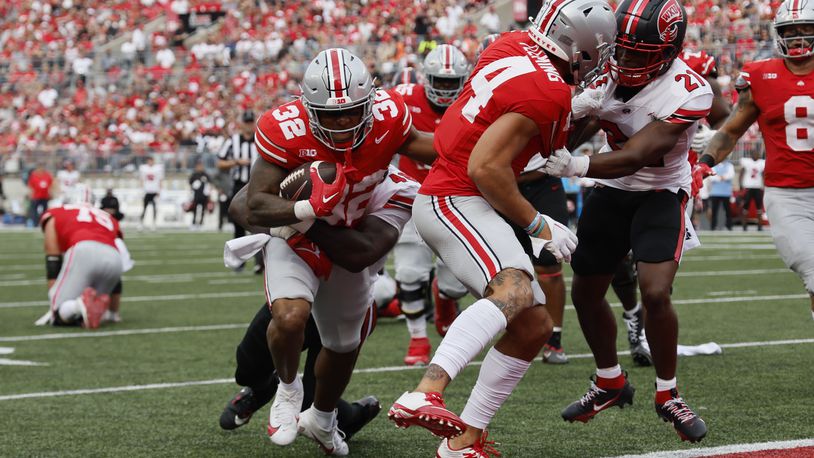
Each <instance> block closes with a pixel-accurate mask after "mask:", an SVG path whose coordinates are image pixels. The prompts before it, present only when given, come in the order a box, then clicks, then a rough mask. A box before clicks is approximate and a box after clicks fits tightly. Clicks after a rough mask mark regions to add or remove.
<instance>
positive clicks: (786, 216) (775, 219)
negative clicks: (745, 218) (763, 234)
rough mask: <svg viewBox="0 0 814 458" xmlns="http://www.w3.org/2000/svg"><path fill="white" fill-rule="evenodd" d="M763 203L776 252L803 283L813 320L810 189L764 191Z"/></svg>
mask: <svg viewBox="0 0 814 458" xmlns="http://www.w3.org/2000/svg"><path fill="white" fill-rule="evenodd" d="M764 200H765V205H766V213H767V215H768V216H769V221H770V222H771V231H772V238H773V239H774V244H775V246H776V247H777V252H778V253H779V254H780V258H781V259H783V262H784V263H786V265H787V266H788V267H789V268H790V269H791V270H793V271H794V272H795V273H796V274H797V275H799V276H800V279H801V280H803V284H804V285H805V288H806V290H807V291H808V294H809V296H810V297H811V316H812V318H814V188H805V189H785V188H766V191H765V193H764Z"/></svg>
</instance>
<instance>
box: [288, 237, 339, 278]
mask: <svg viewBox="0 0 814 458" xmlns="http://www.w3.org/2000/svg"><path fill="white" fill-rule="evenodd" d="M286 243H288V246H290V247H291V249H292V250H294V253H297V256H299V257H300V259H302V260H303V261H305V263H306V264H308V267H310V268H311V270H312V271H314V274H315V275H316V276H317V277H320V278H322V279H325V280H327V279H328V277H329V276H330V275H331V268H332V267H333V263H332V262H331V260H330V259H328V255H326V254H325V253H324V252H323V251H322V250H320V249H319V247H318V246H317V245H316V244H315V243H314V242H312V241H310V240H308V239H307V238H305V236H304V235H303V234H296V235H293V236H291V237H289V238H288V240H286Z"/></svg>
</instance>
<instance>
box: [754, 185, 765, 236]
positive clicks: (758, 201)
mask: <svg viewBox="0 0 814 458" xmlns="http://www.w3.org/2000/svg"><path fill="white" fill-rule="evenodd" d="M755 210H757V212H756V213H757V230H758V231H762V230H763V212H764V211H765V210H764V208H763V190H762V189H755Z"/></svg>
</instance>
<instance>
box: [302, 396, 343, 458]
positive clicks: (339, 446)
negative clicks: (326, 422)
mask: <svg viewBox="0 0 814 458" xmlns="http://www.w3.org/2000/svg"><path fill="white" fill-rule="evenodd" d="M313 411H314V406H311V408H309V409H307V410H305V411H304V412H302V413H301V414H300V422H299V432H300V434H302V435H303V436H305V437H307V438H309V439H311V440H313V441H314V442H316V443H317V445H319V447H320V448H321V449H322V451H323V452H325V454H326V455H337V456H345V455H347V454H348V444H347V443H346V442H345V434H344V433H343V432H342V431H340V430H339V423H338V422H337V420H336V410H334V414H333V421H332V422H331V428H330V429H328V430H325V429H322V428H320V427H319V424H318V423H317V419H316V417H315V416H314V412H313Z"/></svg>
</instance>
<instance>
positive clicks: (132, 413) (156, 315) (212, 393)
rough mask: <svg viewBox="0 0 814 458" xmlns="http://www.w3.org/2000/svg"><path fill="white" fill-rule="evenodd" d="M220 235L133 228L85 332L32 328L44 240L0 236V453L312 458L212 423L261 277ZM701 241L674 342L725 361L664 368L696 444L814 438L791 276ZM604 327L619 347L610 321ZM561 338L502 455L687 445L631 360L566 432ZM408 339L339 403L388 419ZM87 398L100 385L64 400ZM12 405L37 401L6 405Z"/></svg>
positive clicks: (355, 448) (397, 340)
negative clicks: (127, 267)
mask: <svg viewBox="0 0 814 458" xmlns="http://www.w3.org/2000/svg"><path fill="white" fill-rule="evenodd" d="M226 238H227V236H226V235H225V234H207V233H193V234H185V233H145V234H135V233H134V234H131V236H130V237H129V238H128V245H129V247H130V250H131V251H132V255H133V257H134V259H135V260H136V267H135V269H134V270H132V271H131V272H129V273H128V274H127V275H126V276H125V281H124V300H123V304H122V317H123V319H124V322H122V323H120V324H117V325H107V326H103V327H102V328H100V329H99V330H97V331H84V330H81V329H65V328H37V327H34V326H33V322H34V320H36V319H37V318H38V317H39V316H40V315H42V314H43V313H44V312H45V311H46V310H47V305H46V301H45V299H46V291H45V279H44V270H45V267H44V262H43V255H42V248H41V245H42V236H41V235H40V234H39V233H37V232H0V347H11V348H14V352H13V353H11V354H6V355H3V354H0V361H3V364H0V412H2V415H0V431H2V434H0V456H131V457H132V456H171V457H175V456H196V457H197V456H260V455H265V456H269V455H271V456H290V457H303V456H305V457H307V456H320V455H321V452H320V451H319V449H318V448H317V447H316V445H314V444H313V443H311V442H309V441H307V440H306V439H303V438H299V439H298V440H297V441H296V442H295V443H294V444H293V445H292V446H290V447H288V448H279V447H276V446H274V445H273V444H271V443H270V442H269V441H268V439H267V438H266V435H265V422H266V420H267V415H268V407H266V408H264V409H263V410H262V411H261V412H260V413H259V414H258V415H257V416H255V418H254V419H253V420H252V422H251V423H249V424H248V425H247V426H245V427H243V428H241V429H238V430H236V431H231V432H226V431H222V430H221V429H220V428H219V427H218V417H219V415H220V412H221V410H222V408H223V406H224V405H225V403H226V402H227V401H228V400H229V399H230V398H231V396H232V395H233V394H234V393H235V392H236V391H237V386H236V385H235V384H234V383H233V382H230V381H229V379H230V378H231V377H232V374H233V371H234V349H235V346H236V345H237V343H238V342H239V340H240V338H241V337H242V334H243V329H245V325H246V324H248V322H249V321H250V320H251V318H252V317H253V316H254V313H255V312H256V311H257V309H258V308H259V307H260V305H261V304H262V301H263V296H262V283H261V279H260V277H258V276H254V275H252V274H251V273H243V274H241V275H237V274H234V273H232V272H231V271H228V270H226V269H225V268H224V267H223V263H222V261H221V254H222V251H223V242H224V241H225V240H226ZM702 241H703V243H704V244H705V245H704V246H702V247H701V248H699V249H696V250H694V251H692V252H691V253H690V254H689V255H688V256H687V257H686V258H685V262H684V263H683V265H682V268H681V270H680V272H679V278H678V279H677V281H676V284H675V292H674V299H675V301H676V309H677V311H678V313H679V316H680V320H681V331H680V341H681V343H684V344H700V343H704V342H709V341H715V342H718V343H719V344H722V345H724V346H725V348H724V354H723V355H719V356H696V357H687V358H681V359H680V360H679V374H678V383H679V389H680V390H681V392H682V394H683V395H684V396H685V398H686V399H687V400H688V402H689V403H690V405H691V406H692V407H693V408H695V409H696V411H697V412H698V413H700V414H701V415H702V416H703V417H704V418H705V420H706V421H707V424H708V426H709V434H708V436H707V438H706V439H704V441H703V443H702V444H701V445H703V446H711V445H725V444H734V443H743V442H761V441H770V440H786V439H800V438H812V437H814V422H812V420H811V412H812V410H814V401H812V399H813V398H814V390H812V388H811V377H812V374H813V372H812V366H814V322H812V320H811V314H810V312H809V310H808V308H809V301H808V298H807V296H806V295H805V292H804V290H803V287H802V284H801V282H800V280H799V279H798V278H797V277H796V275H794V274H793V273H791V272H789V271H787V270H786V269H785V267H784V265H783V263H782V262H781V261H780V259H779V258H778V257H777V256H776V253H775V251H774V248H773V245H772V243H771V239H770V238H769V237H768V235H758V234H756V233H749V234H748V235H746V234H742V233H739V232H734V233H731V234H720V233H716V234H709V233H708V234H702ZM568 276H569V277H570V274H569V275H568ZM569 283H570V281H569ZM610 300H611V302H616V299H615V298H611V299H610ZM616 310H617V312H618V313H617V316H618V314H620V313H621V309H616ZM619 325H620V332H619V335H618V337H619V348H620V349H622V350H624V349H626V340H625V334H624V333H623V332H622V329H621V327H622V326H623V324H622V322H621V319H620V320H619ZM430 329H431V330H432V329H433V328H432V327H431V328H430ZM122 331H135V332H131V333H126V332H122ZM62 336H77V338H59V337H62ZM78 336H81V337H78ZM53 337H57V338H53ZM431 338H432V339H433V342H434V344H437V343H438V341H439V339H438V338H437V336H432V337H431ZM795 339H802V340H803V341H802V342H794V341H793V340H795ZM563 340H564V345H565V349H566V352H567V353H568V354H569V355H571V356H572V360H571V363H570V364H568V365H566V366H547V365H543V364H541V363H539V362H535V363H534V364H533V366H532V368H531V370H530V371H529V373H528V374H527V375H526V377H525V379H524V380H523V381H522V382H521V383H520V385H519V387H518V389H517V390H516V391H515V393H514V394H513V395H512V397H510V398H509V400H508V402H507V404H506V405H505V406H504V408H503V409H502V410H501V411H500V412H499V413H498V415H497V417H496V418H495V419H494V421H493V423H492V425H491V436H490V438H492V439H494V440H496V441H497V442H499V443H500V445H498V448H499V449H500V450H501V451H502V453H503V455H504V456H509V457H542V456H546V457H558V456H563V457H565V456H568V457H588V456H611V455H620V454H626V453H644V452H649V451H658V450H673V449H686V448H691V447H693V446H691V445H689V444H686V443H681V442H680V440H679V439H678V436H677V435H676V434H675V432H674V431H673V429H672V428H671V427H669V426H668V425H666V424H664V423H662V422H661V421H660V420H659V419H658V418H657V417H656V414H655V412H654V410H653V405H652V396H653V391H654V387H653V384H654V380H655V379H654V377H655V375H654V372H653V370H652V368H637V367H634V366H633V365H632V362H631V360H630V358H629V357H628V356H623V357H622V358H621V361H622V364H623V366H624V367H625V368H626V369H627V370H628V371H629V372H630V380H631V382H632V383H633V384H634V386H635V387H636V388H637V390H638V391H637V394H636V398H635V399H634V405H633V406H632V408H626V409H624V410H619V409H612V410H610V411H608V412H605V413H603V414H601V415H599V416H598V417H597V418H596V419H594V420H593V421H591V422H590V423H588V424H581V423H578V424H569V423H565V422H563V421H562V419H561V418H560V410H561V409H562V408H563V407H564V406H565V405H567V404H568V403H570V402H571V401H573V400H575V399H577V398H579V397H580V396H581V395H582V394H583V393H584V392H585V390H586V389H587V387H588V377H589V376H590V375H591V374H592V372H593V364H592V360H591V359H590V358H587V357H586V355H585V353H587V351H588V350H587V346H586V344H585V342H584V340H583V337H582V334H581V331H580V330H579V325H578V324H577V322H576V315H575V313H574V311H573V310H571V309H569V310H567V311H566V322H565V334H564V338H563ZM789 340H791V342H782V341H789ZM406 343H407V331H406V328H405V326H404V323H403V322H402V321H394V320H387V319H384V320H380V321H379V325H378V327H377V329H376V332H375V333H374V334H373V336H372V337H371V339H370V340H368V342H367V343H366V344H365V346H364V348H363V351H362V355H361V358H360V360H359V363H358V365H357V368H359V369H362V372H361V373H357V374H356V375H355V376H354V378H353V380H352V381H351V384H350V386H349V388H348V392H347V396H346V397H347V398H348V399H355V398H358V397H362V396H363V395H366V394H374V395H376V396H378V397H379V398H380V399H381V400H382V406H383V407H384V409H387V408H388V407H389V406H390V404H391V403H392V401H393V400H395V398H396V397H398V395H400V394H401V393H402V392H403V391H405V390H408V389H412V388H413V387H414V385H415V383H416V382H417V381H418V378H419V376H420V371H418V370H408V369H404V370H402V368H401V367H400V365H401V360H402V357H403V352H404V349H405V346H406ZM743 343H746V344H745V345H738V346H726V345H725V344H743ZM575 356H576V357H575ZM2 358H5V360H3V359H2ZM12 361H16V362H21V361H29V362H35V363H43V364H42V365H36V366H32V365H8V364H10V362H12ZM377 368H390V370H377ZM477 370H478V368H477V367H469V368H468V369H467V370H465V371H464V372H463V374H462V375H461V376H460V377H459V378H458V379H456V380H455V381H454V382H453V384H452V385H451V386H450V388H449V390H448V392H447V395H446V399H447V402H448V405H450V406H451V407H452V408H453V409H455V410H457V411H460V409H462V407H463V404H464V401H465V399H466V396H467V394H468V392H469V390H470V388H471V387H472V385H473V383H474V380H475V377H476V376H477ZM189 382H202V383H200V384H189ZM156 384H158V386H155V387H152V388H150V389H145V388H148V387H145V385H156ZM160 384H170V385H169V386H167V385H163V386H162V385H160ZM172 384H177V385H172ZM178 385H181V386H178ZM121 387H132V388H133V390H122V389H117V388H121ZM100 388H112V390H111V391H110V392H104V393H98V392H90V393H82V392H80V393H67V394H66V393H63V392H64V391H73V390H98V389H100ZM27 393H36V394H35V395H32V396H29V397H19V396H14V395H21V394H27ZM349 445H350V450H351V455H352V456H364V457H383V456H389V457H402V456H404V457H408V456H415V457H430V456H435V448H436V447H437V445H438V440H437V439H435V438H434V437H433V436H431V435H430V434H429V433H427V432H426V431H424V430H419V429H415V428H413V429H410V430H406V431H405V430H399V429H396V428H395V427H394V426H393V425H392V424H391V423H389V422H388V421H387V420H386V417H385V415H384V412H383V413H382V414H381V415H380V416H379V417H378V418H377V419H376V420H375V421H374V422H372V423H371V424H370V425H369V426H368V427H367V428H366V429H365V430H363V431H361V432H360V433H359V434H358V435H357V436H355V437H354V439H353V440H352V441H351V442H350V443H349Z"/></svg>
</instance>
